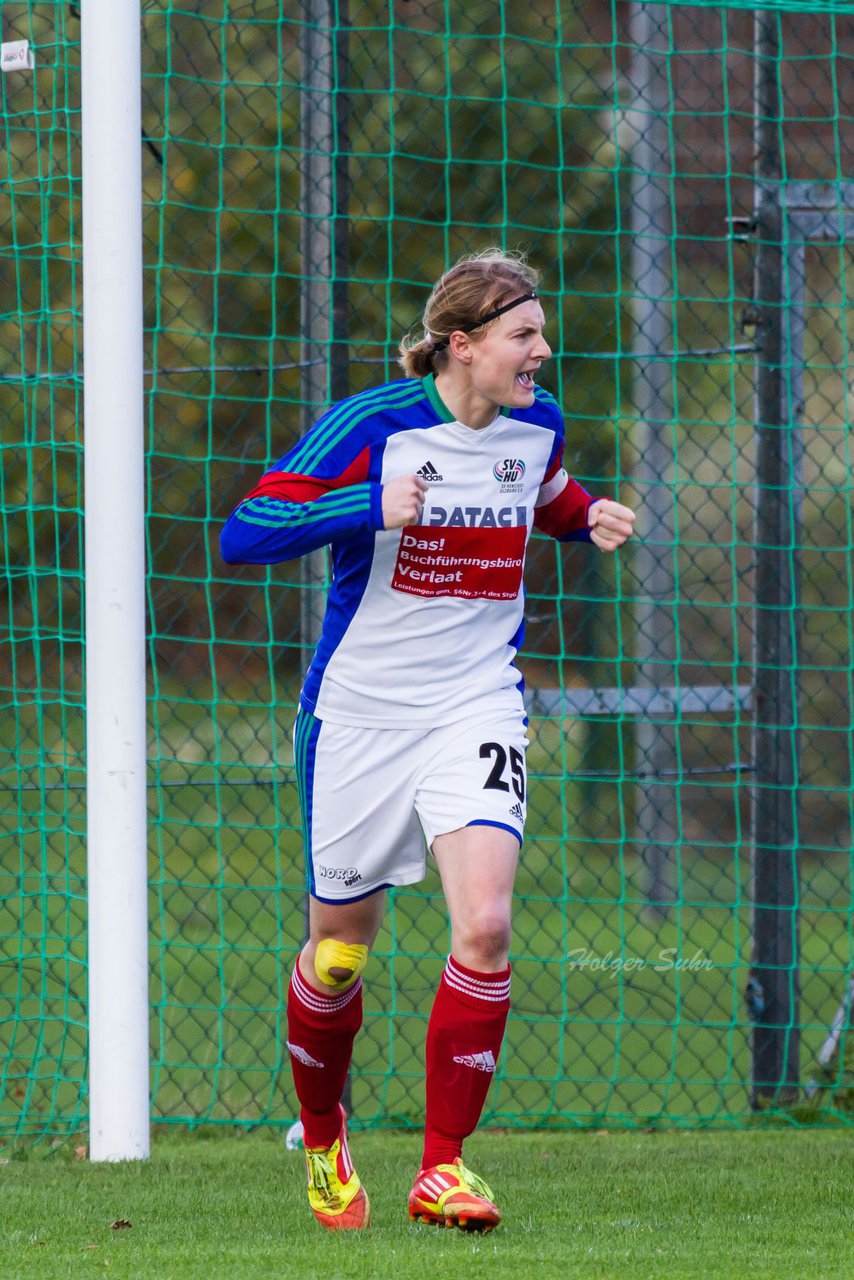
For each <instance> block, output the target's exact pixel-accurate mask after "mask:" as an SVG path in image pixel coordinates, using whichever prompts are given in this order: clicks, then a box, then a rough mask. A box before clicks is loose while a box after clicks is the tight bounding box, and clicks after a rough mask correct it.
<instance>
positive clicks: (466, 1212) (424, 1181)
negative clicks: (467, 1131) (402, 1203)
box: [409, 1156, 501, 1231]
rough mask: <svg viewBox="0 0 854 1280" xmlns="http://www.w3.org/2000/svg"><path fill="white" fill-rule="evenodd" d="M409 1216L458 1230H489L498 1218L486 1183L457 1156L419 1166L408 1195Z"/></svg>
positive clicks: (497, 1221) (498, 1213)
mask: <svg viewBox="0 0 854 1280" xmlns="http://www.w3.org/2000/svg"><path fill="white" fill-rule="evenodd" d="M409 1216H410V1218H412V1219H413V1220H414V1221H416V1222H418V1221H420V1222H430V1223H432V1224H433V1225H434V1226H437V1227H459V1228H460V1230H461V1231H491V1230H492V1228H493V1227H497V1226H498V1223H499V1222H500V1221H501V1214H500V1212H499V1210H498V1208H497V1206H496V1204H495V1201H494V1200H493V1197H492V1192H491V1191H490V1189H489V1187H488V1186H487V1185H486V1183H485V1182H484V1181H483V1179H482V1178H479V1177H478V1176H477V1174H475V1173H472V1172H471V1170H470V1169H467V1168H466V1167H465V1165H464V1164H463V1162H462V1160H461V1159H460V1158H459V1156H458V1157H457V1158H456V1160H454V1162H453V1164H437V1165H434V1166H433V1167H432V1168H431V1169H422V1170H421V1172H420V1173H419V1174H418V1177H417V1178H416V1179H415V1186H414V1187H413V1188H412V1191H411V1193H410V1196H409Z"/></svg>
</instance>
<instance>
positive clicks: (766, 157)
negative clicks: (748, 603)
mask: <svg viewBox="0 0 854 1280" xmlns="http://www.w3.org/2000/svg"><path fill="white" fill-rule="evenodd" d="M779 23H780V15H779V14H777V13H773V12H768V11H764V10H757V12H756V14H755V16H754V51H755V60H756V61H755V81H754V110H755V117H754V120H755V123H754V142H755V153H756V160H755V183H754V221H755V235H756V258H755V284H754V300H755V306H756V316H755V319H756V325H757V346H758V348H759V353H758V355H757V359H756V391H755V415H756V515H755V543H756V549H757V550H756V594H755V601H756V603H755V626H754V654H753V663H754V685H755V701H754V706H755V712H754V727H753V759H754V762H755V774H754V778H755V782H754V788H753V866H752V872H753V874H752V900H753V955H752V965H751V971H750V979H749V983H748V992H747V995H748V1004H749V1007H750V1012H751V1016H752V1018H753V1022H754V1026H753V1061H752V1082H751V1105H752V1106H753V1107H754V1108H756V1109H760V1108H762V1107H765V1106H767V1105H768V1104H769V1103H772V1102H785V1101H790V1100H792V1099H793V1097H794V1096H795V1095H796V1092H797V1089H796V1085H797V1080H798V1076H799V1063H798V1058H799V1027H798V1017H799V1014H798V970H797V964H798V873H797V854H798V850H797V797H798V705H797V693H796V687H797V686H796V670H795V664H796V661H797V651H798V643H797V641H798V637H797V615H798V609H799V596H798V580H797V551H796V548H797V539H798V511H797V493H798V488H797V479H798V477H797V456H798V450H797V437H798V423H797V417H798V412H799V407H798V406H797V405H796V404H795V403H794V398H793V396H792V394H791V392H792V386H791V379H790V376H789V374H790V365H789V360H788V359H787V356H788V350H789V344H790V340H791V333H790V329H789V326H790V325H791V316H790V315H789V314H788V312H787V311H786V310H785V308H784V303H785V300H786V285H785V279H784V261H785V259H784V254H783V241H784V234H783V232H784V226H783V219H784V199H783V192H782V163H781V144H780V118H781V117H780V112H781V107H780V103H781V98H780V93H781V90H780V84H779Z"/></svg>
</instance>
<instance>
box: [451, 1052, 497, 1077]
mask: <svg viewBox="0 0 854 1280" xmlns="http://www.w3.org/2000/svg"><path fill="white" fill-rule="evenodd" d="M454 1062H459V1064H460V1066H462V1067H474V1069H475V1071H488V1072H490V1073H492V1072H493V1071H494V1070H495V1059H494V1058H493V1056H492V1050H491V1049H484V1051H483V1053H461V1054H458V1055H457V1054H455V1055H454Z"/></svg>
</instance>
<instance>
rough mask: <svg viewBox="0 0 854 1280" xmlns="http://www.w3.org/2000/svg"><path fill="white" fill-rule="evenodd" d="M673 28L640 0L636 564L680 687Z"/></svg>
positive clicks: (656, 871) (664, 659)
mask: <svg viewBox="0 0 854 1280" xmlns="http://www.w3.org/2000/svg"><path fill="white" fill-rule="evenodd" d="M667 30H668V15H667V8H666V6H665V5H662V4H645V3H635V4H633V5H632V7H631V19H630V31H631V38H632V45H633V49H632V59H631V67H630V72H629V75H630V79H631V92H632V94H633V102H632V114H631V118H632V120H633V122H634V135H635V141H634V144H633V147H632V206H631V224H632V249H631V262H632V269H631V274H632V287H633V290H634V299H633V303H634V305H633V314H634V321H635V331H634V339H633V350H634V357H635V358H634V363H633V382H632V398H633V402H634V407H635V412H636V413H637V419H638V420H637V427H636V439H637V462H636V465H635V468H634V474H633V479H634V481H635V483H636V485H637V486H638V488H639V489H640V491H641V494H642V496H643V519H644V536H643V538H642V539H641V540H640V541H639V542H638V544H637V546H636V547H635V549H634V559H633V564H634V572H635V575H636V578H637V583H638V587H637V590H638V593H639V599H638V602H637V604H636V605H635V622H636V627H637V640H636V656H637V684H638V686H639V687H649V688H656V687H660V686H662V685H668V686H669V685H676V684H677V683H678V681H677V680H676V672H675V666H674V660H675V650H676V643H675V635H674V612H673V610H674V606H673V599H674V591H675V584H674V580H673V538H674V531H673V496H672V489H671V486H670V484H669V480H670V476H671V459H672V452H673V446H672V443H671V441H670V439H669V437H670V432H671V429H672V428H671V422H672V418H673V403H672V394H671V388H670V381H671V365H670V360H669V359H668V358H667V354H666V353H667V352H668V349H669V348H670V347H671V346H672V329H673V326H672V323H671V316H670V309H671V307H672V305H673V301H672V292H673V290H672V280H671V273H670V238H671V217H670V189H671V184H672V172H671V170H672V165H671V160H670V145H669V135H668V123H667V119H668V116H667V112H668V101H669V86H668V81H667V61H666V57H667V43H668V42H667ZM667 720H668V717H667V715H664V716H660V717H659V716H654V715H652V714H647V715H643V716H639V717H638V719H637V721H636V723H635V747H636V768H637V770H638V773H639V774H643V775H645V776H644V777H643V778H642V780H641V781H640V782H639V784H638V786H637V788H636V791H635V796H636V805H637V809H636V814H635V830H636V839H637V843H638V850H639V853H640V856H641V857H642V859H643V862H644V865H645V867H646V873H647V882H646V894H647V901H648V906H649V908H650V909H651V910H652V911H654V912H657V913H660V914H666V912H667V909H668V904H669V903H670V901H671V900H672V898H673V886H672V884H671V882H670V877H669V875H668V857H669V854H670V850H671V849H672V848H673V846H674V843H675V841H676V839H677V834H678V832H677V822H676V796H675V787H674V784H673V782H672V781H669V780H668V781H664V780H662V778H661V774H663V773H664V771H665V770H671V769H672V768H673V762H674V759H675V756H676V749H675V742H674V733H673V729H672V727H671V726H670V725H669V724H668V723H667Z"/></svg>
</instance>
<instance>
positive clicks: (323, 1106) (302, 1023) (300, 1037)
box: [288, 961, 362, 1147]
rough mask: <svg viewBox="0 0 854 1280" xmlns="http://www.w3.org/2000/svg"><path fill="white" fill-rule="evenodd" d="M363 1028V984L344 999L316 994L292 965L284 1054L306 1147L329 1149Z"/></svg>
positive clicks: (359, 983)
mask: <svg viewBox="0 0 854 1280" xmlns="http://www.w3.org/2000/svg"><path fill="white" fill-rule="evenodd" d="M361 1025H362V979H361V978H359V980H358V982H356V983H355V984H354V985H353V986H352V987H350V989H349V991H345V992H344V994H343V995H340V996H333V995H329V996H327V995H321V993H320V992H319V991H315V990H314V988H313V987H310V986H309V985H308V983H307V982H306V980H305V978H303V976H302V974H301V973H300V971H299V961H297V963H296V964H295V965H294V971H293V973H292V975H291V985H290V989H289V991H288V1051H289V1053H290V1055H291V1069H292V1071H293V1073H294V1085H295V1086H296V1091H297V1097H298V1098H299V1100H300V1108H301V1109H300V1119H301V1120H302V1124H303V1130H304V1137H303V1141H304V1143H305V1145H306V1146H307V1147H331V1146H332V1144H333V1142H334V1141H335V1139H336V1138H337V1137H338V1134H339V1133H340V1131H341V1112H340V1110H339V1103H340V1101H341V1095H342V1093H343V1092H344V1084H345V1082H346V1080H347V1071H348V1070H349V1067H350V1057H351V1055H352V1052H353V1041H354V1040H355V1038H356V1032H357V1031H358V1030H359V1027H360V1026H361Z"/></svg>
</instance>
